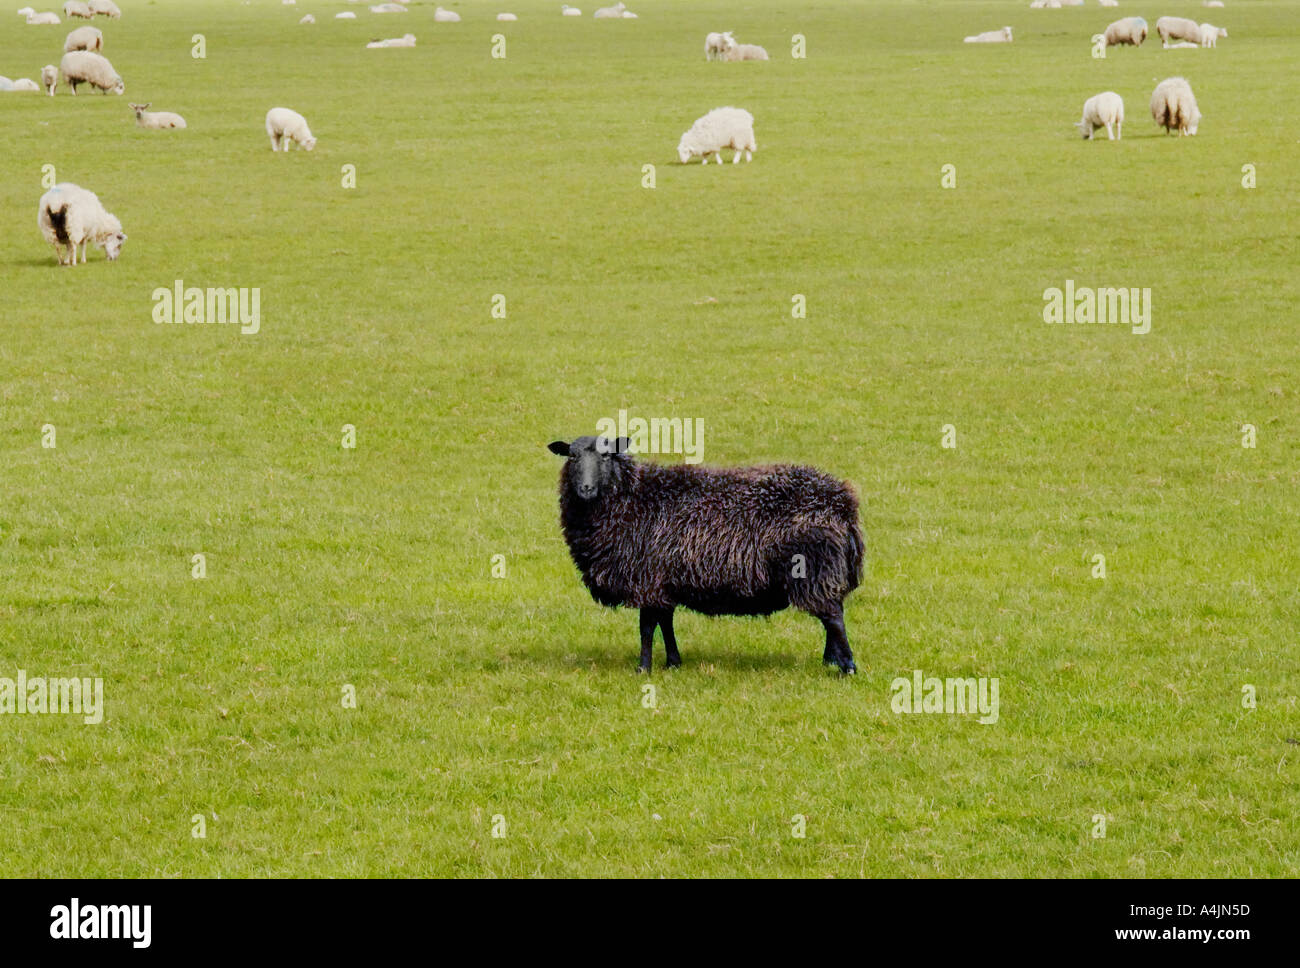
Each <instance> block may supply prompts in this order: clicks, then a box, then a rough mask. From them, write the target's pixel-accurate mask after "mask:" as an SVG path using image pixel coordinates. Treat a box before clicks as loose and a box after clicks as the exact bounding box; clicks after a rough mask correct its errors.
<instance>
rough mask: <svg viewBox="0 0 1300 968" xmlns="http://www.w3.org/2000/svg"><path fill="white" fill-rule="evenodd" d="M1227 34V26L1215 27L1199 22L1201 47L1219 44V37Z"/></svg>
mask: <svg viewBox="0 0 1300 968" xmlns="http://www.w3.org/2000/svg"><path fill="white" fill-rule="evenodd" d="M1227 36H1228V28H1227V27H1216V26H1214V24H1201V46H1202V47H1217V46H1219V38H1220V37H1227Z"/></svg>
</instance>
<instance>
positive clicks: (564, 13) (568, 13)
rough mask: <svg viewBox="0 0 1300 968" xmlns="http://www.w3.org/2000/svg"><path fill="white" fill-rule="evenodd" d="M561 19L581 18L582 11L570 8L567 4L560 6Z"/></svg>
mask: <svg viewBox="0 0 1300 968" xmlns="http://www.w3.org/2000/svg"><path fill="white" fill-rule="evenodd" d="M560 16H561V17H581V16H582V11H581V10H579V9H578V8H577V7H570V6H569V5H568V4H567V3H562V4H560Z"/></svg>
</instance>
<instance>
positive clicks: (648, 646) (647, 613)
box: [637, 608, 659, 672]
mask: <svg viewBox="0 0 1300 968" xmlns="http://www.w3.org/2000/svg"><path fill="white" fill-rule="evenodd" d="M658 624H659V613H658V611H657V610H655V609H653V608H643V609H641V663H640V665H638V666H637V672H649V671H650V657H651V655H652V654H653V652H654V645H655V626H657V625H658Z"/></svg>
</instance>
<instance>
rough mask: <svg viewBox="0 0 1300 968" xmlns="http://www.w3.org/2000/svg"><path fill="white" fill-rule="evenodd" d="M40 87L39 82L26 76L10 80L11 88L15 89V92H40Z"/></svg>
mask: <svg viewBox="0 0 1300 968" xmlns="http://www.w3.org/2000/svg"><path fill="white" fill-rule="evenodd" d="M40 89H41V86H40V85H39V84H37V83H36V82H35V81H33V80H31V79H30V78H26V77H20V78H18V79H17V80H16V81H10V82H9V90H11V91H14V92H15V93H17V92H19V91H31V92H32V93H39V92H40Z"/></svg>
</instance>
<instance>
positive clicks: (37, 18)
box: [27, 8, 59, 27]
mask: <svg viewBox="0 0 1300 968" xmlns="http://www.w3.org/2000/svg"><path fill="white" fill-rule="evenodd" d="M28 9H30V8H28ZM27 23H28V24H29V25H30V26H32V27H46V26H54V25H57V24H58V23H59V15H58V14H57V13H36V12H35V11H33V12H32V13H29V14H28V15H27Z"/></svg>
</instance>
